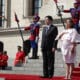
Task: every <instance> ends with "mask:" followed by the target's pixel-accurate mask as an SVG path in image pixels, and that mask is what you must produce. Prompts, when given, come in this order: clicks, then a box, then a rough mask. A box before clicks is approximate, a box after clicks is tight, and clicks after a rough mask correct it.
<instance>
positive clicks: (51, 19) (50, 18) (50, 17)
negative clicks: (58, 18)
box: [45, 16, 53, 21]
mask: <svg viewBox="0 0 80 80" xmlns="http://www.w3.org/2000/svg"><path fill="white" fill-rule="evenodd" d="M45 18H48V19H49V20H50V21H53V18H52V16H46V17H45Z"/></svg>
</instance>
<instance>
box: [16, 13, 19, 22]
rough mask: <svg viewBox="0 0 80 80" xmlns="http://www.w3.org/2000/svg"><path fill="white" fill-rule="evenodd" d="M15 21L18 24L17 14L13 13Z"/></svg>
mask: <svg viewBox="0 0 80 80" xmlns="http://www.w3.org/2000/svg"><path fill="white" fill-rule="evenodd" d="M15 21H16V22H19V19H18V17H17V14H16V13H15Z"/></svg>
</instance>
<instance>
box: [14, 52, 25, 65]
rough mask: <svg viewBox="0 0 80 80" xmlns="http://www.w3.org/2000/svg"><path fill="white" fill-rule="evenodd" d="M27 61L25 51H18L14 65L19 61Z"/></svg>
mask: <svg viewBox="0 0 80 80" xmlns="http://www.w3.org/2000/svg"><path fill="white" fill-rule="evenodd" d="M24 62H25V54H24V52H23V51H19V52H17V53H16V58H15V61H14V65H16V64H18V63H24Z"/></svg>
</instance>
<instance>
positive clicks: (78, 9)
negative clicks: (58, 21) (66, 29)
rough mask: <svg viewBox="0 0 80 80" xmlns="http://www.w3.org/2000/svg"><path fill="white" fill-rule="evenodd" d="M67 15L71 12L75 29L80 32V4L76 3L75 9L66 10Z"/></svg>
mask: <svg viewBox="0 0 80 80" xmlns="http://www.w3.org/2000/svg"><path fill="white" fill-rule="evenodd" d="M64 12H65V13H68V12H70V13H71V16H72V20H73V23H74V28H75V29H76V30H77V31H78V32H79V18H80V3H79V2H76V3H74V8H70V9H69V10H64Z"/></svg>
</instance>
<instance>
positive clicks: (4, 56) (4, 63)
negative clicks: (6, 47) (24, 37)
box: [2, 51, 8, 70]
mask: <svg viewBox="0 0 80 80" xmlns="http://www.w3.org/2000/svg"><path fill="white" fill-rule="evenodd" d="M7 66H8V55H7V51H4V52H3V54H2V70H5V69H6V67H7Z"/></svg>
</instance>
